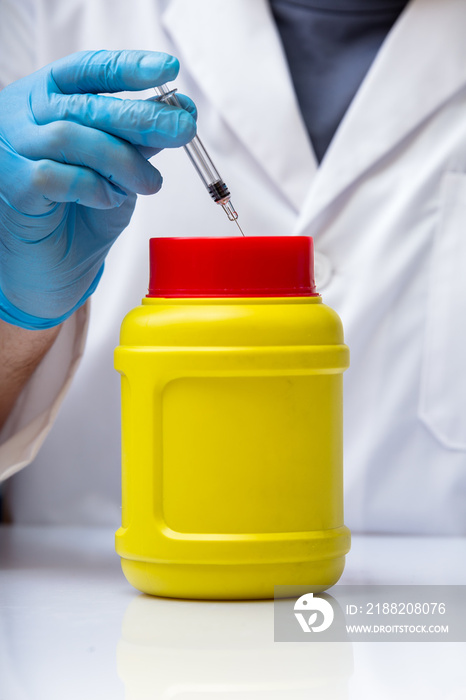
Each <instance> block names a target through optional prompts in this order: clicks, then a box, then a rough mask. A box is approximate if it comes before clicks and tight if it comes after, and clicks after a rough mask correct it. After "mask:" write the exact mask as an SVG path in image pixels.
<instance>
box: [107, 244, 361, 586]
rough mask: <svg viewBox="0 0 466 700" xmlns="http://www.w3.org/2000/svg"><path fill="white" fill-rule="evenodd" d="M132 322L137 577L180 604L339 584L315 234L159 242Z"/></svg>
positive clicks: (338, 358) (334, 432)
mask: <svg viewBox="0 0 466 700" xmlns="http://www.w3.org/2000/svg"><path fill="white" fill-rule="evenodd" d="M150 253H151V276H150V287H149V294H148V296H147V297H146V298H145V299H143V301H142V305H141V306H139V307H137V308H135V309H133V310H132V311H131V312H130V313H129V314H128V315H127V316H126V318H125V319H124V321H123V324H122V328H121V336H120V346H119V347H118V348H117V349H116V351H115V368H116V369H117V370H118V371H119V372H120V374H121V387H122V526H121V528H120V529H119V530H118V531H117V533H116V549H117V552H118V554H119V555H120V557H121V562H122V568H123V572H124V574H125V576H126V578H127V579H128V581H129V582H130V583H131V584H133V585H134V586H135V587H136V588H138V589H139V590H141V591H144V592H145V593H150V594H154V595H161V596H170V597H183V598H216V599H228V598H235V599H237V598H272V597H273V596H274V586H295V585H305V586H306V587H307V588H308V590H309V591H314V592H318V591H322V590H325V589H326V588H328V587H329V586H332V585H333V584H334V583H335V582H336V581H337V580H338V578H339V577H340V575H341V573H342V571H343V567H344V560H345V554H346V553H347V552H348V550H349V548H350V533H349V530H348V528H346V527H345V526H344V523H343V474H342V461H343V460H342V454H343V448H342V379H343V377H342V373H343V371H344V370H345V369H346V368H347V367H348V364H349V351H348V348H347V347H346V345H344V342H343V330H342V326H341V322H340V319H339V317H338V316H337V314H336V313H335V312H334V311H332V310H331V309H330V308H329V307H327V306H325V305H324V304H323V303H322V299H321V297H320V296H319V295H318V294H317V293H316V291H315V285H314V278H313V247H312V239H311V238H309V237H305V236H300V237H288V236H287V237H282V236H274V237H254V238H240V237H235V238H154V239H152V240H151V242H150Z"/></svg>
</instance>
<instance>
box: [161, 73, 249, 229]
mask: <svg viewBox="0 0 466 700" xmlns="http://www.w3.org/2000/svg"><path fill="white" fill-rule="evenodd" d="M154 91H155V93H156V95H157V99H158V100H159V101H160V102H166V103H167V104H170V105H174V106H175V107H181V108H182V105H181V103H180V101H179V100H178V98H177V96H176V94H175V93H176V88H174V89H173V90H169V89H168V87H167V85H158V86H157V87H154ZM184 150H185V151H186V153H187V154H188V157H189V160H190V161H191V163H192V164H193V165H194V167H195V169H196V170H197V173H198V175H199V177H200V178H201V180H202V182H203V183H204V185H205V187H206V189H207V191H208V192H209V194H210V196H211V197H212V199H213V200H214V202H216V203H217V204H220V206H221V207H222V209H223V211H224V212H225V214H226V215H227V216H228V218H229V219H230V221H234V222H235V224H236V225H237V227H238V228H239V230H240V231H241V235H242V236H244V233H243V230H242V228H241V226H240V225H239V223H238V214H237V213H236V210H235V208H234V206H233V204H232V202H231V195H230V191H229V189H228V187H227V186H226V184H225V182H224V181H223V179H222V178H221V177H220V173H219V172H218V170H217V168H216V167H215V165H214V164H213V163H212V160H211V158H210V156H209V154H208V153H207V151H206V149H205V148H204V146H203V144H202V141H201V139H200V138H199V136H195V137H194V138H193V139H192V141H190V142H189V143H188V144H187V145H186V146H184Z"/></svg>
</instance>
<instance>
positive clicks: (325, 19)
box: [270, 0, 408, 162]
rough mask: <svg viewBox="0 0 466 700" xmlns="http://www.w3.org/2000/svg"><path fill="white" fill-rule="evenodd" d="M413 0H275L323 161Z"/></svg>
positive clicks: (278, 21) (279, 24)
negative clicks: (379, 53)
mask: <svg viewBox="0 0 466 700" xmlns="http://www.w3.org/2000/svg"><path fill="white" fill-rule="evenodd" d="M407 2H408V0H270V6H271V9H272V13H273V16H274V18H275V22H276V24H277V28H278V31H279V32H280V36H281V40H282V43H283V47H284V50H285V53H286V57H287V60H288V65H289V68H290V72H291V76H292V79H293V83H294V88H295V92H296V96H297V99H298V102H299V106H300V108H301V112H302V114H303V118H304V121H305V123H306V126H307V130H308V132H309V137H310V139H311V143H312V145H313V148H314V152H315V154H316V156H317V159H318V161H319V162H320V161H321V160H322V158H323V157H324V154H325V151H326V150H327V147H328V145H329V143H330V141H331V140H332V138H333V135H334V133H335V131H336V130H337V128H338V125H339V123H340V121H341V119H342V117H343V115H344V114H345V112H346V110H347V108H348V106H349V104H350V102H351V100H352V99H353V97H354V95H355V94H356V91H357V89H358V87H359V85H360V84H361V82H362V80H363V78H364V76H365V75H366V73H367V70H368V69H369V67H370V65H371V63H372V61H373V59H374V57H375V55H376V53H377V51H378V50H379V48H380V46H381V44H382V42H383V40H384V38H385V36H386V35H387V34H388V32H389V31H390V29H391V27H392V26H393V24H394V23H395V21H396V20H397V18H398V16H399V14H400V13H401V11H402V10H403V8H404V7H405V5H406V4H407Z"/></svg>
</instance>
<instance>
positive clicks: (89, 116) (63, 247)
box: [0, 51, 196, 330]
mask: <svg viewBox="0 0 466 700" xmlns="http://www.w3.org/2000/svg"><path fill="white" fill-rule="evenodd" d="M178 69H179V64H178V61H177V59H176V58H174V57H172V56H169V55H168V54H163V53H156V52H145V51H97V52H81V53H77V54H73V55H71V56H68V57H66V58H64V59H61V60H59V61H56V62H55V63H51V64H50V65H48V66H45V68H42V69H41V70H39V71H37V72H36V73H33V74H32V75H30V76H28V77H26V78H23V79H21V80H18V81H17V82H15V83H12V84H11V85H9V86H7V87H6V88H5V89H4V90H2V91H1V92H0V318H2V319H3V320H5V321H7V322H9V323H12V324H15V325H19V326H22V327H23V328H28V329H32V330H34V329H41V328H49V327H51V326H54V325H58V324H59V323H61V322H62V321H64V320H65V319H66V318H67V317H68V316H70V315H71V314H72V313H73V312H74V311H75V310H76V309H77V308H79V306H81V305H82V304H83V303H84V301H85V300H86V299H87V298H88V297H89V295H90V294H92V292H93V291H94V290H95V288H96V286H97V284H98V281H99V279H100V276H101V274H102V270H103V262H104V260H105V257H106V255H107V253H108V251H109V249H110V247H111V246H112V244H113V243H114V241H115V240H116V238H117V237H118V235H119V234H120V233H121V232H122V231H123V229H124V228H125V227H126V226H127V225H128V223H129V221H130V218H131V215H132V213H133V210H134V206H135V202H136V194H137V193H139V194H152V193H155V192H157V191H158V190H159V189H160V187H161V184H162V177H161V175H160V173H159V172H158V170H157V169H156V168H154V167H153V166H152V165H151V164H150V163H149V162H148V160H146V157H148V156H149V155H152V154H155V153H157V152H158V151H160V150H161V149H162V148H167V147H168V148H174V147H178V146H182V145H185V144H186V143H188V142H189V141H190V140H191V139H192V138H193V136H194V135H195V132H196V123H195V107H194V105H193V103H192V102H191V101H190V100H189V99H188V98H186V97H181V100H182V106H183V109H180V108H177V107H173V106H171V105H166V104H164V103H159V102H156V101H153V100H122V99H118V98H116V97H113V96H111V95H100V94H98V93H100V92H105V93H112V92H119V91H123V90H143V89H146V88H149V87H152V86H154V85H161V84H163V83H165V82H167V81H170V80H174V79H175V78H176V76H177V74H178ZM143 154H144V155H143Z"/></svg>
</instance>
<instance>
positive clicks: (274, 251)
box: [147, 236, 318, 297]
mask: <svg viewBox="0 0 466 700" xmlns="http://www.w3.org/2000/svg"><path fill="white" fill-rule="evenodd" d="M147 296H148V297H289V296H296V297H300V296H318V294H317V293H316V290H315V282H314V248H313V240H312V238H311V237H310V236H255V237H251V238H242V237H240V236H235V237H231V238H230V237H229V238H151V240H150V282H149V293H148V295H147Z"/></svg>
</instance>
